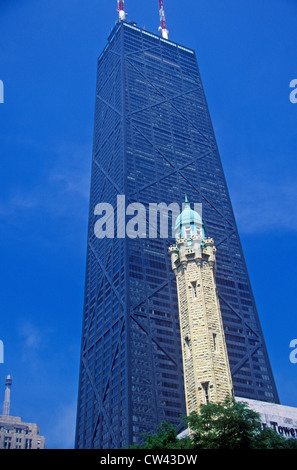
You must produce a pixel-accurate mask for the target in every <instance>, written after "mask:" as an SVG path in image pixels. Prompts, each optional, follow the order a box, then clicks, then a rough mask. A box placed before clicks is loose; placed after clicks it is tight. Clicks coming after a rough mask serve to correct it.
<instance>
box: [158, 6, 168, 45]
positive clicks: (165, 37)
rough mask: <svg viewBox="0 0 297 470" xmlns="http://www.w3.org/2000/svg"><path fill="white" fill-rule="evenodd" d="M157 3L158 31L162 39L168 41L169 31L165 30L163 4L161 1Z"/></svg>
mask: <svg viewBox="0 0 297 470" xmlns="http://www.w3.org/2000/svg"><path fill="white" fill-rule="evenodd" d="M158 2H159V13H160V26H159V31H161V35H162V38H164V39H168V33H169V31H168V30H167V28H166V21H165V11H164V3H163V0H158Z"/></svg>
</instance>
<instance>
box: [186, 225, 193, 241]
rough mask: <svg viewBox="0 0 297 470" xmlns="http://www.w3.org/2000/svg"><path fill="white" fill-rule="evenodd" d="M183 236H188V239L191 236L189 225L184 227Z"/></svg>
mask: <svg viewBox="0 0 297 470" xmlns="http://www.w3.org/2000/svg"><path fill="white" fill-rule="evenodd" d="M185 236H186V238H188V239H189V238H191V236H192V230H191V227H190V226H187V227H185Z"/></svg>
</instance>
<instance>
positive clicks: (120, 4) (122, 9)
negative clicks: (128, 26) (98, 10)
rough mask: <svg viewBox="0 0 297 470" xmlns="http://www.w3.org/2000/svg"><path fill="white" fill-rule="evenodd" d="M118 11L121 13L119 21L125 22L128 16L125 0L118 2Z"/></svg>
mask: <svg viewBox="0 0 297 470" xmlns="http://www.w3.org/2000/svg"><path fill="white" fill-rule="evenodd" d="M117 11H118V12H119V21H125V19H126V16H127V14H126V12H125V2H124V0H118V8H117Z"/></svg>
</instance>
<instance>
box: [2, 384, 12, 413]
mask: <svg viewBox="0 0 297 470" xmlns="http://www.w3.org/2000/svg"><path fill="white" fill-rule="evenodd" d="M11 384H12V380H11V376H10V375H8V376H7V377H6V380H5V394H4V402H3V416H9V409H10V389H11Z"/></svg>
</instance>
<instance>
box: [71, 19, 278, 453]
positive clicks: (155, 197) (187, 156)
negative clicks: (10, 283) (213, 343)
mask: <svg viewBox="0 0 297 470" xmlns="http://www.w3.org/2000/svg"><path fill="white" fill-rule="evenodd" d="M185 194H187V197H188V199H189V201H191V202H197V203H202V207H203V220H204V224H205V229H206V233H207V236H211V237H213V238H214V240H215V245H216V247H217V279H216V280H217V287H218V292H219V297H220V303H221V310H222V315H223V324H224V329H225V335H226V342H227V349H228V355H229V361H230V366H231V373H232V378H233V384H234V391H235V395H236V396H238V397H246V398H253V399H258V400H262V401H270V402H278V395H277V391H276V387H275V383H274V379H273V375H272V371H271V367H270V364H269V358H268V355H267V351H266V347H265V343H264V338H263V334H262V331H261V326H260V323H259V318H258V314H257V310H256V306H255V302H254V298H253V293H252V289H251V285H250V281H249V277H248V273H247V269H246V265H245V260H244V256H243V253H242V248H241V244H240V240H239V235H238V231H237V227H236V223H235V220H234V215H233V211H232V206H231V202H230V198H229V194H228V189H227V185H226V181H225V177H224V173H223V169H222V165H221V161H220V156H219V153H218V149H217V145H216V140H215V136H214V131H213V127H212V124H211V119H210V116H209V111H208V107H207V102H206V98H205V94H204V91H203V85H202V82H201V77H200V73H199V69H198V65H197V59H196V55H195V52H194V51H193V50H190V49H188V48H186V47H182V46H180V45H178V44H176V43H173V42H171V41H168V40H165V39H162V38H160V37H159V36H157V35H155V34H151V33H149V32H147V31H144V30H142V29H140V28H138V27H137V26H135V25H133V24H130V23H127V22H122V23H118V24H117V25H116V26H115V28H114V29H113V31H112V33H111V35H110V37H109V39H108V43H107V46H106V47H105V49H104V51H103V52H102V54H101V55H100V57H99V59H98V75H97V85H96V108H95V125H94V144H93V161H92V176H91V192H90V213H89V232H88V247H87V260H86V280H85V299H84V314H83V325H82V344H81V361H80V376H79V393H78V408H77V427H76V442H75V446H76V447H77V448H109V449H112V448H121V447H124V446H127V445H130V444H135V443H138V442H140V441H141V437H142V434H143V433H146V432H152V431H154V430H156V427H157V425H158V424H159V423H160V422H161V421H162V420H166V421H171V422H172V423H174V424H175V425H176V426H177V427H179V426H180V424H181V419H180V416H181V415H182V414H185V401H184V390H183V373H182V358H181V344H180V333H179V319H178V305H177V291H176V284H175V279H174V274H173V272H172V270H171V264H170V257H169V255H168V246H169V245H170V244H172V241H173V240H172V239H171V238H169V239H162V238H158V237H157V238H154V239H152V238H149V237H146V238H136V239H131V238H128V237H125V238H121V236H122V234H121V233H120V232H117V231H115V237H114V238H104V239H102V240H100V239H98V238H96V236H95V235H94V225H95V223H96V221H97V220H98V216H97V215H94V208H95V206H96V204H98V203H100V202H107V203H110V204H111V205H112V206H113V207H114V208H115V213H114V219H115V225H116V220H117V216H118V212H117V210H116V206H117V196H118V195H125V198H126V205H127V204H130V203H133V202H139V203H142V204H143V205H144V206H145V207H147V206H148V204H149V203H161V202H164V203H166V204H170V203H172V202H177V203H179V204H180V205H181V204H182V202H183V201H184V198H185ZM147 234H148V233H147Z"/></svg>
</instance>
